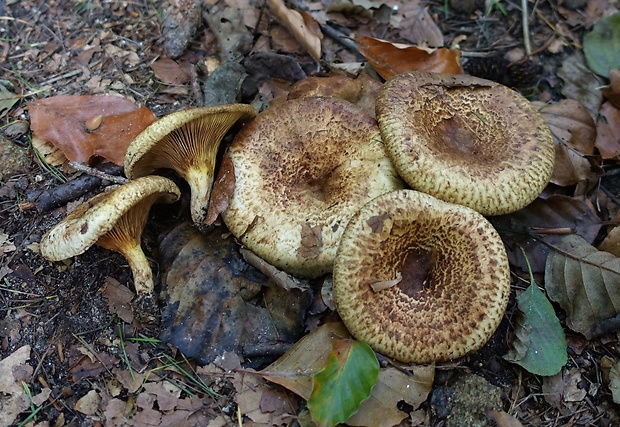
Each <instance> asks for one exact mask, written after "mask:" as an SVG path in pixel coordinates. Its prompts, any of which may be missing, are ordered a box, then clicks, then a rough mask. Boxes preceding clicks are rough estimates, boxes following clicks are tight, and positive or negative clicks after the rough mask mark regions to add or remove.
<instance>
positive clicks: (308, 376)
mask: <svg viewBox="0 0 620 427" xmlns="http://www.w3.org/2000/svg"><path fill="white" fill-rule="evenodd" d="M349 338H350V335H349V332H348V331H347V329H346V328H345V327H344V325H343V324H342V323H341V322H330V323H326V324H324V325H321V326H320V327H319V328H317V329H315V330H314V331H313V332H311V333H310V334H308V335H306V336H304V337H303V338H302V339H301V340H300V341H299V342H297V343H296V344H295V345H294V346H293V347H291V349H290V350H289V351H287V352H286V353H285V354H284V355H283V356H282V357H280V358H279V359H278V360H276V361H275V362H273V363H272V364H271V365H269V366H268V367H266V368H265V369H263V370H262V371H260V374H261V375H263V376H264V377H265V378H266V379H267V380H269V381H271V382H274V383H276V384H280V385H282V386H283V387H286V388H287V389H289V390H291V391H292V392H293V393H295V394H297V395H299V396H301V397H303V398H304V399H308V398H309V397H310V394H311V393H312V376H313V375H314V374H315V373H316V372H318V371H319V370H320V369H321V368H322V366H323V365H324V364H325V361H326V359H327V356H328V354H329V351H330V349H331V347H332V343H333V342H334V341H335V340H337V339H349ZM407 370H408V371H409V370H410V371H411V372H410V374H408V373H406V372H403V371H402V370H400V369H398V368H383V369H381V370H380V371H379V379H378V381H377V384H376V386H375V387H374V388H373V390H372V393H371V395H370V398H369V399H368V400H366V401H364V402H363V403H362V405H361V406H360V408H359V410H358V411H357V413H356V414H355V415H353V417H351V418H350V419H348V420H347V424H349V425H353V426H373V427H392V426H394V425H397V424H398V423H400V422H401V421H402V420H403V419H404V418H405V417H407V414H406V413H405V412H403V411H401V410H400V409H398V404H399V403H400V402H401V401H403V400H404V401H405V402H406V403H408V404H409V405H411V406H412V407H413V408H414V409H415V408H418V407H419V406H420V405H421V404H422V403H424V402H425V401H426V400H427V397H428V394H429V392H430V391H431V388H432V386H433V379H434V373H435V367H434V366H433V365H428V366H416V367H415V368H413V369H411V368H409V367H407Z"/></svg>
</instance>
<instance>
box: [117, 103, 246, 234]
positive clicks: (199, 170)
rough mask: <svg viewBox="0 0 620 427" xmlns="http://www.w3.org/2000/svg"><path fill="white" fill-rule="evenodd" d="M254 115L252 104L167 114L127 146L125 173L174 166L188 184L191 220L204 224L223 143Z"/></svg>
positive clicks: (132, 175)
mask: <svg viewBox="0 0 620 427" xmlns="http://www.w3.org/2000/svg"><path fill="white" fill-rule="evenodd" d="M255 115H256V112H255V110H254V108H252V107H251V106H249V105H245V104H227V105H217V106H213V107H201V108H193V109H188V110H182V111H177V112H175V113H172V114H169V115H167V116H164V117H163V118H161V119H159V120H157V121H156V122H154V123H152V124H151V125H150V126H148V127H147V128H146V129H144V131H142V133H140V134H139V135H138V136H137V137H136V138H135V139H134V140H133V141H132V142H131V144H129V147H127V153H126V154H125V175H126V176H127V178H129V179H133V178H136V177H140V176H145V175H150V174H151V173H153V172H155V171H157V170H159V169H174V170H175V171H176V172H177V173H178V174H179V175H181V177H183V179H185V180H186V181H187V183H188V184H189V186H190V190H191V202H190V210H191V216H192V220H193V221H194V224H196V225H202V223H203V222H204V218H205V215H206V210H207V206H208V204H209V196H210V194H211V186H212V184H213V175H214V169H215V163H216V157H217V152H218V148H219V146H220V142H221V141H222V139H223V138H224V136H225V135H226V133H227V132H228V131H229V130H230V128H231V127H232V126H233V125H235V124H236V123H243V122H245V121H247V120H248V119H250V118H251V117H254V116H255Z"/></svg>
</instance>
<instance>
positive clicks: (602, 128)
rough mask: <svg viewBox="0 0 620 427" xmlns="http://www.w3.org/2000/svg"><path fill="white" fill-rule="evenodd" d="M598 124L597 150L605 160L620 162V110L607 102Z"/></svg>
mask: <svg viewBox="0 0 620 427" xmlns="http://www.w3.org/2000/svg"><path fill="white" fill-rule="evenodd" d="M598 114H599V116H598V121H597V123H596V142H595V145H596V148H598V151H599V152H600V153H601V157H603V159H614V160H620V157H619V155H620V110H619V109H617V108H616V107H614V106H613V104H612V103H611V102H605V103H604V104H603V105H602V106H601V109H600V110H599V113H598Z"/></svg>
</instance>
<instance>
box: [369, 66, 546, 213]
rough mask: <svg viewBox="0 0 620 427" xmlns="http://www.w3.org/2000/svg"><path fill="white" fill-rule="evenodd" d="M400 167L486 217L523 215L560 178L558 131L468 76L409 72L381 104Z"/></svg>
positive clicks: (525, 104)
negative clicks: (555, 174)
mask: <svg viewBox="0 0 620 427" xmlns="http://www.w3.org/2000/svg"><path fill="white" fill-rule="evenodd" d="M376 109H377V120H378V122H379V127H380V129H381V135H382V136H383V139H384V141H385V145H386V147H387V151H388V154H389V156H390V157H391V159H392V161H393V162H394V165H395V166H396V169H397V170H398V172H399V173H400V175H401V176H402V177H403V179H404V180H405V181H407V183H408V184H409V185H410V186H411V187H412V188H414V189H416V190H419V191H422V192H424V193H427V194H431V195H433V196H435V197H437V198H439V199H442V200H445V201H448V202H452V203H457V204H460V205H464V206H468V207H470V208H472V209H475V210H477V211H478V212H480V213H482V214H484V215H499V214H505V213H510V212H514V211H516V210H519V209H521V208H523V207H525V206H526V205H528V204H529V203H530V202H532V201H533V200H534V199H535V198H536V197H537V196H538V195H539V194H540V193H541V192H542V191H543V189H544V188H545V186H546V185H547V183H548V182H549V179H550V177H551V174H552V172H553V163H554V156H555V153H554V145H553V138H552V136H551V132H550V131H549V129H548V127H547V125H546V124H545V121H544V120H543V118H542V116H541V115H540V114H539V112H538V111H537V110H536V108H534V107H533V106H532V105H531V103H530V102H529V101H528V100H527V99H525V98H524V97H522V96H521V95H520V94H518V93H517V92H515V91H513V90H511V89H509V88H507V87H505V86H502V85H500V84H498V83H495V82H492V81H488V80H484V79H479V78H476V77H472V76H467V75H445V74H436V73H427V72H419V71H418V72H412V73H408V74H401V75H398V76H396V77H394V78H393V79H392V80H390V81H389V82H387V83H386V84H385V85H384V87H383V89H382V91H381V92H380V93H379V96H378V98H377V103H376Z"/></svg>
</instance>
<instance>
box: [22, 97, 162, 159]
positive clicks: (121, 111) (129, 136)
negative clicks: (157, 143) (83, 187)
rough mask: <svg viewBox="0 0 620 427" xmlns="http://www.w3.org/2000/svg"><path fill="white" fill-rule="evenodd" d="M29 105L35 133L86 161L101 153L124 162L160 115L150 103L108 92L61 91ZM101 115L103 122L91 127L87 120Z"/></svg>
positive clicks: (64, 151)
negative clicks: (132, 145)
mask: <svg viewBox="0 0 620 427" xmlns="http://www.w3.org/2000/svg"><path fill="white" fill-rule="evenodd" d="M28 109H29V112H30V126H31V129H32V132H33V135H34V136H35V137H36V138H39V139H41V140H43V141H46V142H49V143H52V144H53V145H54V146H56V147H57V148H59V149H60V150H62V152H63V153H64V155H65V156H66V157H67V159H69V160H71V161H76V162H82V163H88V162H90V161H92V159H93V157H94V156H101V157H103V158H105V159H107V160H110V161H111V162H114V163H116V164H118V165H122V164H123V159H124V157H125V152H126V151H127V146H128V145H129V143H130V142H131V141H132V140H133V139H134V138H135V137H136V136H137V135H138V134H139V133H140V132H142V130H143V129H144V128H146V127H147V126H148V125H149V124H151V123H153V122H154V121H155V120H156V119H157V118H156V117H155V115H154V114H153V113H152V112H151V110H149V109H148V108H146V107H140V108H139V107H138V106H136V105H135V104H134V103H132V102H131V101H129V100H128V99H126V98H121V97H119V96H107V95H106V96H89V95H59V96H54V97H51V98H46V99H41V100H38V101H35V102H33V103H31V104H30V105H29V107H28ZM99 115H101V116H102V121H101V125H100V126H99V127H97V128H96V130H94V131H89V130H88V129H87V127H86V121H88V120H90V119H92V118H93V117H97V116H99Z"/></svg>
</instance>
